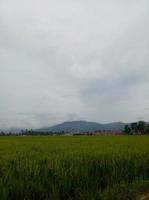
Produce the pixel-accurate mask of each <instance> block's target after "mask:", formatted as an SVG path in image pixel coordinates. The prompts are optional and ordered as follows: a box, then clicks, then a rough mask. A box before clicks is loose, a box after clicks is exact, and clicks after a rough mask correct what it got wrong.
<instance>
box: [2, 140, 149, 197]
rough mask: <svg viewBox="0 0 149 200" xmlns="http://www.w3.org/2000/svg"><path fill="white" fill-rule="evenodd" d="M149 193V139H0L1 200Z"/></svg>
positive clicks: (132, 195) (120, 195)
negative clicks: (147, 191)
mask: <svg viewBox="0 0 149 200" xmlns="http://www.w3.org/2000/svg"><path fill="white" fill-rule="evenodd" d="M148 189H149V136H136V137H132V136H121V137H116V136H115V137H113V136H109V137H106V136H102V137H96V136H95V137H87V136H84V137H79V136H78V137H58V136H55V137H48V136H45V137H41V136H36V137H0V199H1V200H126V199H127V200H128V199H131V200H132V199H135V198H134V197H135V195H136V194H137V193H138V192H139V191H140V190H141V191H145V190H148Z"/></svg>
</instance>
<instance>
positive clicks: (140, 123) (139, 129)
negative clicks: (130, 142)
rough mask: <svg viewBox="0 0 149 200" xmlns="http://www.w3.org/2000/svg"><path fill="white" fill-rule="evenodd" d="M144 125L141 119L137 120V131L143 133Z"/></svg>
mask: <svg viewBox="0 0 149 200" xmlns="http://www.w3.org/2000/svg"><path fill="white" fill-rule="evenodd" d="M145 127H146V124H145V122H143V121H139V122H138V124H137V128H138V132H139V133H141V134H144V133H145Z"/></svg>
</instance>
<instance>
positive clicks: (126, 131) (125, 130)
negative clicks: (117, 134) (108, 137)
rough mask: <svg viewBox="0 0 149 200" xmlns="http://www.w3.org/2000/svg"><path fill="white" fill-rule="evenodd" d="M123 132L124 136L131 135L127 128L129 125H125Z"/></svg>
mask: <svg viewBox="0 0 149 200" xmlns="http://www.w3.org/2000/svg"><path fill="white" fill-rule="evenodd" d="M124 132H125V133H126V134H131V128H130V127H129V125H125V127H124Z"/></svg>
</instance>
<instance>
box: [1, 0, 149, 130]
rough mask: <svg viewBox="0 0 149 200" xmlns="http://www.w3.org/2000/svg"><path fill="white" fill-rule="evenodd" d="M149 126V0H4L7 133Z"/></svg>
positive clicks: (3, 81)
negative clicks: (59, 126)
mask: <svg viewBox="0 0 149 200" xmlns="http://www.w3.org/2000/svg"><path fill="white" fill-rule="evenodd" d="M68 120H89V121H96V122H101V123H104V122H113V121H124V122H130V121H137V120H145V121H149V1H148V0H75V1H74V0H63V1H61V0H42V1H41V0H25V1H20V0H13V1H12V0H0V128H9V127H22V128H23V127H24V128H25V127H27V128H38V127H42V126H50V125H53V124H56V123H60V122H63V121H68Z"/></svg>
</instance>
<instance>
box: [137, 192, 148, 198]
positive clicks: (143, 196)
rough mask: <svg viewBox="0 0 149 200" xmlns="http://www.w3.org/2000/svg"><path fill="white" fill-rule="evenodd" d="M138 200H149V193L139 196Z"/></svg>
mask: <svg viewBox="0 0 149 200" xmlns="http://www.w3.org/2000/svg"><path fill="white" fill-rule="evenodd" d="M136 200H149V192H146V193H144V194H142V195H139V196H138V197H137V198H136Z"/></svg>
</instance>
